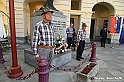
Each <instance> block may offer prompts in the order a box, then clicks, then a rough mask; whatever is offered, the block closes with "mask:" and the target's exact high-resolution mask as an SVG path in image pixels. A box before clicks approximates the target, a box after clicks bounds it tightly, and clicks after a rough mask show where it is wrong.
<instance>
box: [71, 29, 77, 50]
mask: <svg viewBox="0 0 124 82" xmlns="http://www.w3.org/2000/svg"><path fill="white" fill-rule="evenodd" d="M76 37H77V34H76V32H75V28H74V27H73V38H72V47H74V49H73V50H74V51H75V47H76Z"/></svg>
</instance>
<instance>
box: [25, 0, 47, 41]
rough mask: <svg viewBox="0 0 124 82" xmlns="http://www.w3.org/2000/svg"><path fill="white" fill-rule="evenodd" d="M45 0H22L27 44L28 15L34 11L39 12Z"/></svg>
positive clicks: (28, 30)
mask: <svg viewBox="0 0 124 82" xmlns="http://www.w3.org/2000/svg"><path fill="white" fill-rule="evenodd" d="M45 1H46V0H24V3H23V7H24V10H25V11H24V12H23V15H24V20H25V22H24V28H27V36H28V42H30V35H31V33H30V15H31V14H32V13H33V12H34V11H35V10H39V9H40V7H41V6H43V5H44V3H45Z"/></svg>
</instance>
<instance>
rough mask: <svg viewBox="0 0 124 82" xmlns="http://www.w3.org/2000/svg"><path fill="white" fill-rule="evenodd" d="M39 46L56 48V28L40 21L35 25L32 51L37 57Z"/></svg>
mask: <svg viewBox="0 0 124 82" xmlns="http://www.w3.org/2000/svg"><path fill="white" fill-rule="evenodd" d="M39 45H42V46H54V28H53V25H52V24H51V23H50V24H48V23H46V22H45V21H40V22H39V23H37V24H36V25H35V27H34V32H33V40H32V49H33V53H34V54H35V55H37V51H38V46H39Z"/></svg>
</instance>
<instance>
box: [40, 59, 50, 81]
mask: <svg viewBox="0 0 124 82" xmlns="http://www.w3.org/2000/svg"><path fill="white" fill-rule="evenodd" d="M38 67H39V70H38V74H39V82H49V69H48V62H47V60H46V59H41V60H40V61H39V63H38Z"/></svg>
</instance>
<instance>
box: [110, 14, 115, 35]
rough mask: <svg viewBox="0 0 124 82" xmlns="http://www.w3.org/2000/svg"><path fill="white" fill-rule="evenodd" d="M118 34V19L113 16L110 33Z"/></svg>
mask: <svg viewBox="0 0 124 82" xmlns="http://www.w3.org/2000/svg"><path fill="white" fill-rule="evenodd" d="M115 32H116V17H115V16H112V18H111V25H110V33H112V34H113V33H115Z"/></svg>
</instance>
